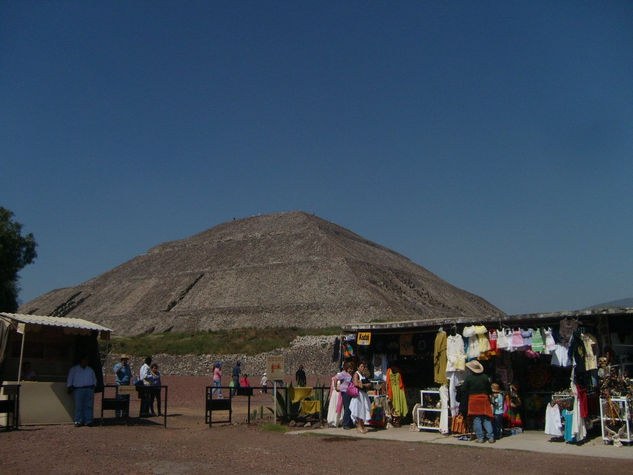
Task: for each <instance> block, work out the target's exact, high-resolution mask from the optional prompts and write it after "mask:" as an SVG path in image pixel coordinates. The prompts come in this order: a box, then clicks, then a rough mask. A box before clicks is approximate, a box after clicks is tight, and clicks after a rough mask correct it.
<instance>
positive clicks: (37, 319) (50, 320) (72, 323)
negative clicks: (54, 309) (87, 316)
mask: <svg viewBox="0 0 633 475" xmlns="http://www.w3.org/2000/svg"><path fill="white" fill-rule="evenodd" d="M0 317H5V318H9V319H11V320H14V321H16V322H20V323H27V324H28V323H30V324H32V325H45V326H52V327H66V328H80V329H82V330H98V331H107V332H110V331H112V330H110V329H109V328H107V327H102V326H101V325H97V324H96V323H93V322H89V321H88V320H84V319H82V318H67V317H51V316H48V315H25V314H20V313H4V312H3V313H0Z"/></svg>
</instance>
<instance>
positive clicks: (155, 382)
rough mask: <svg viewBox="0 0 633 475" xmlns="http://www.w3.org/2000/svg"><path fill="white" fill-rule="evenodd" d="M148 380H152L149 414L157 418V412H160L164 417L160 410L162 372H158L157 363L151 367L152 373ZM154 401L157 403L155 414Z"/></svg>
mask: <svg viewBox="0 0 633 475" xmlns="http://www.w3.org/2000/svg"><path fill="white" fill-rule="evenodd" d="M147 379H149V380H150V393H149V394H150V398H149V412H150V414H151V415H152V416H155V415H156V412H158V415H159V416H162V413H161V409H160V405H161V402H160V391H161V381H160V371H158V365H157V364H156V363H152V365H151V366H150V373H149V376H148V378H147ZM154 401H156V412H154Z"/></svg>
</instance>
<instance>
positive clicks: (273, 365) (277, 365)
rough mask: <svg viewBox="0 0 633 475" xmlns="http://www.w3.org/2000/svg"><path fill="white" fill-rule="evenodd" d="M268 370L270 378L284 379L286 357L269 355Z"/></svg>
mask: <svg viewBox="0 0 633 475" xmlns="http://www.w3.org/2000/svg"><path fill="white" fill-rule="evenodd" d="M266 372H267V373H268V374H267V376H268V379H284V357H283V356H268V357H267V358H266Z"/></svg>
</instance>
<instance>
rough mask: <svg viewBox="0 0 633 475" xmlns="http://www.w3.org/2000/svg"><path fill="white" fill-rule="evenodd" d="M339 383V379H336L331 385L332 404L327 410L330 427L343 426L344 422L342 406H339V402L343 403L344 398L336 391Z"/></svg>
mask: <svg viewBox="0 0 633 475" xmlns="http://www.w3.org/2000/svg"><path fill="white" fill-rule="evenodd" d="M337 381H338V379H336V377H334V378H332V382H331V384H330V402H329V404H328V408H327V424H328V425H329V426H330V427H338V426H339V425H341V420H342V414H341V412H342V411H341V406H342V404H339V402H340V403H342V402H343V398H342V397H341V393H340V392H338V391H337V390H336V383H337Z"/></svg>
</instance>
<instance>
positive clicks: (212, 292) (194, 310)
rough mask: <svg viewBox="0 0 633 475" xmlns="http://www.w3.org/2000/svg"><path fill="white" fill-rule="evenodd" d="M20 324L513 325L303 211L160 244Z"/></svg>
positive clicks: (48, 302) (68, 291)
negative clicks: (489, 319) (433, 321)
mask: <svg viewBox="0 0 633 475" xmlns="http://www.w3.org/2000/svg"><path fill="white" fill-rule="evenodd" d="M20 312H21V313H37V314H40V315H57V316H68V317H75V316H76V317H81V318H86V319H89V320H91V321H94V322H97V323H100V324H103V325H105V326H107V327H109V328H112V329H113V330H115V332H116V333H118V334H120V335H137V334H141V333H153V332H166V331H189V330H193V331H206V330H218V329H228V328H241V327H278V326H296V327H300V328H322V327H329V326H342V325H345V324H349V323H359V322H370V321H399V320H424V319H427V318H429V319H430V318H442V317H448V318H450V317H457V316H469V317H472V318H473V319H477V318H479V317H483V316H491V315H504V314H503V312H502V311H501V310H499V309H498V308H496V307H494V306H493V305H491V304H490V303H489V302H487V301H486V300H484V299H482V298H481V297H478V296H476V295H474V294H471V293H469V292H466V291H464V290H461V289H458V288H457V287H454V286H453V285H451V284H449V283H448V282H446V281H444V280H442V279H440V278H439V277H438V276H436V275H434V274H433V273H431V272H429V271H428V270H426V269H425V268H423V267H421V266H419V265H417V264H415V263H413V262H411V261H410V260H409V259H407V258H406V257H404V256H402V255H400V254H398V253H396V252H394V251H392V250H390V249H387V248H385V247H383V246H380V245H378V244H375V243H373V242H371V241H369V240H367V239H365V238H363V237H361V236H359V235H357V234H355V233H353V232H351V231H349V230H347V229H345V228H343V227H341V226H338V225H336V224H333V223H330V222H328V221H326V220H324V219H321V218H319V217H317V216H314V215H311V214H308V213H304V212H301V211H292V212H286V213H277V214H269V215H263V216H254V217H250V218H246V219H240V220H234V221H229V222H226V223H222V224H219V225H217V226H215V227H213V228H211V229H208V230H206V231H203V232H201V233H199V234H196V235H194V236H191V237H189V238H187V239H182V240H178V241H170V242H166V243H163V244H160V245H158V246H155V247H153V248H151V249H150V250H149V251H147V253H146V254H143V255H140V256H137V257H135V258H133V259H131V260H130V261H128V262H125V263H123V264H121V265H120V266H118V267H115V268H114V269H112V270H110V271H108V272H105V273H104V274H102V275H100V276H98V277H95V278H93V279H91V280H88V281H86V282H84V283H82V284H79V285H77V286H74V287H67V288H64V289H57V290H53V291H51V292H48V293H46V294H44V295H42V296H40V297H38V298H36V299H34V300H32V301H30V302H27V303H25V304H23V305H22V306H21V307H20Z"/></svg>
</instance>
